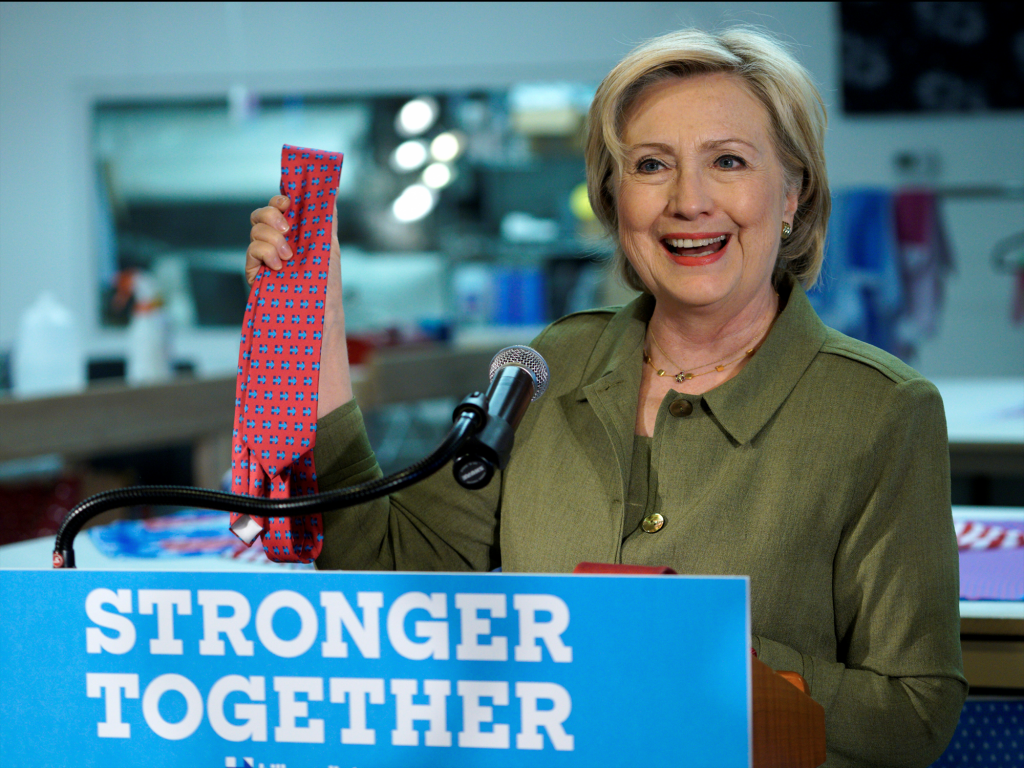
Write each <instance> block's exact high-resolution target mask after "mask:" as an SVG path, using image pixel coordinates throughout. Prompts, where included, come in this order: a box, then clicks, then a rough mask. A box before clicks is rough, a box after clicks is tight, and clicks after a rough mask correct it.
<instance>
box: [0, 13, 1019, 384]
mask: <svg viewBox="0 0 1024 768" xmlns="http://www.w3.org/2000/svg"><path fill="white" fill-rule="evenodd" d="M836 13H837V9H836V6H835V5H834V4H830V3H792V4H790V3H699V4H697V3H694V4H689V3H686V4H682V3H585V4H582V3H564V4H537V5H534V4H501V3H473V4H461V3H457V4H451V5H447V4H442V3H410V4H379V5H378V4H373V3H331V4H320V3H291V4H271V3H178V4H163V3H145V4H144V3H123V4H122V3H101V4H40V3H3V4H0V349H4V348H7V347H9V346H10V344H11V343H12V340H13V337H14V334H15V330H16V326H17V320H18V318H19V317H20V316H21V314H22V312H23V311H24V310H25V308H26V307H27V306H28V304H29V303H30V302H31V301H32V300H33V299H34V298H35V296H37V295H38V294H39V293H40V291H42V290H43V289H44V288H50V289H52V290H54V291H55V292H56V294H57V295H58V297H59V298H60V299H61V301H62V302H63V303H65V304H66V305H68V306H69V307H71V308H72V309H73V311H74V312H75V314H76V315H77V317H79V318H80V319H81V322H82V325H83V328H84V329H85V330H86V334H87V339H88V346H89V350H90V352H93V353H96V352H100V351H109V350H113V349H117V348H119V346H120V345H121V344H122V337H121V336H120V334H117V333H115V332H112V331H105V332H103V331H100V330H99V329H98V327H97V317H98V309H97V306H96V302H97V291H96V286H95V283H96V280H95V265H94V262H93V259H94V255H93V253H92V252H91V245H90V244H91V242H92V239H91V226H92V223H91V219H90V213H89V199H90V198H89V194H90V191H89V184H90V179H91V176H90V168H89V157H90V153H89V148H88V128H89V109H90V104H91V102H92V100H94V99H95V98H97V97H112V96H154V97H165V96H170V95H189V96H194V95H200V94H214V95H222V94H224V93H225V92H226V90H227V88H228V87H229V86H231V85H232V84H236V83H244V84H246V85H248V86H249V87H252V88H254V89H255V90H256V91H258V92H263V93H289V92H292V93H294V92H313V91H333V92H338V91H348V92H368V91H388V90H399V89H401V90H416V89H420V88H422V89H439V88H448V87H469V86H499V85H504V84H507V83H510V82H512V81H514V80H520V79H554V78H565V79H589V80H598V79H600V77H601V76H603V74H604V73H605V72H607V70H608V69H609V68H610V67H611V66H612V65H613V64H614V63H615V61H617V60H618V58H620V57H621V56H622V55H623V54H624V53H625V52H626V51H628V50H629V48H631V47H632V46H633V45H634V44H635V43H637V42H639V41H640V40H642V39H644V38H646V37H650V36H653V35H656V34H659V33H662V32H665V31H668V30H670V29H673V28H678V27H680V26H684V25H687V24H691V23H695V24H699V25H701V26H714V25H718V24H722V23H728V22H729V21H734V20H738V21H744V22H749V23H757V24H763V25H764V26H766V27H767V28H768V29H770V30H773V31H775V32H777V33H780V34H782V35H783V36H784V37H787V38H788V39H790V40H792V41H793V42H795V43H796V44H797V46H798V55H799V56H800V58H801V59H802V61H803V62H804V64H805V65H806V66H808V68H809V69H810V70H811V71H812V72H813V73H814V74H815V76H816V77H817V78H818V81H819V84H820V85H821V87H822V89H823V92H824V94H825V98H826V101H827V102H828V103H829V105H830V107H831V109H832V127H831V132H830V137H829V141H828V159H829V164H830V174H831V179H832V182H833V185H834V186H836V187H840V186H846V185H852V184H862V183H871V184H882V185H892V184H895V182H896V178H895V176H894V173H893V171H892V170H891V156H892V155H893V154H894V153H895V152H896V151H899V150H903V149H920V148H924V149H935V150H937V151H938V152H939V153H940V155H941V157H942V160H943V164H944V168H945V169H946V170H945V175H944V176H943V178H942V179H941V181H942V182H943V183H949V184H953V183H987V182H1000V181H1005V180H1007V179H1016V180H1019V179H1022V178H1024V149H1022V146H1021V141H1020V136H1021V125H1022V121H1021V116H1020V115H1016V116H1013V117H999V118H994V117H950V118H934V117H929V118H913V119H910V118H901V119H892V118H885V119H871V120H866V119H857V120H849V119H843V117H842V115H841V114H840V113H839V110H838V107H839V91H840V88H839V80H838V51H837V48H836V42H837V34H838V26H837V22H836V19H835V14H836ZM273 183H274V182H273V180H272V181H271V182H270V185H271V186H273ZM1022 209H1024V206H1022V204H1020V203H1015V204H1011V205H1006V204H1003V205H1002V206H995V205H990V204H987V203H970V204H964V203H954V204H951V205H950V206H949V211H948V212H949V215H950V224H951V229H952V239H953V241H954V244H955V246H956V256H957V260H958V265H959V272H958V275H957V277H956V278H955V279H954V280H953V282H952V283H951V285H950V289H951V290H950V302H949V305H948V312H947V314H946V316H945V317H944V320H943V328H942V334H941V336H940V338H938V339H936V340H935V341H933V342H931V343H930V344H929V345H928V347H927V348H926V349H925V350H924V354H923V356H922V358H921V360H920V362H919V367H920V368H921V369H922V370H923V371H924V372H925V373H926V374H930V375H956V374H967V373H970V374H975V375H977V374H990V375H994V374H1008V373H1015V374H1018V375H1019V374H1021V373H1022V372H1024V330H1022V329H1021V328H1017V329H1011V328H1010V327H1009V324H1008V321H1007V320H1006V317H1007V316H1008V312H1009V303H1010V295H1011V280H1010V278H1009V277H1007V276H998V275H995V274H994V273H993V272H992V270H991V269H990V268H989V266H988V264H987V256H988V252H987V249H989V248H990V247H991V245H992V244H993V243H994V242H995V241H996V240H997V239H998V237H1000V236H1002V235H1003V234H1009V233H1010V232H1011V231H1012V230H1014V229H1015V228H1017V229H1019V228H1020V227H1021V224H1022V219H1024V215H1022ZM243 246H244V243H241V244H240V253H241V248H242V247H243ZM233 338H234V334H227V335H225V334H223V333H221V334H218V333H213V332H210V333H208V334H205V335H204V334H197V335H196V336H195V337H194V338H192V339H190V340H189V346H190V347H191V348H192V349H201V348H202V347H203V345H204V344H205V345H207V347H209V348H210V349H211V350H216V354H215V357H216V358H217V359H218V360H220V359H221V358H224V359H225V362H224V365H223V369H222V370H225V371H230V370H232V369H233V366H234V358H233V355H232V354H226V355H225V354H223V353H222V350H225V349H227V350H230V348H231V344H233V341H231V343H228V341H229V339H233ZM204 367H208V366H204Z"/></svg>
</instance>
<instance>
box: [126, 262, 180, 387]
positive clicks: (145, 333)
mask: <svg viewBox="0 0 1024 768" xmlns="http://www.w3.org/2000/svg"><path fill="white" fill-rule="evenodd" d="M133 282H134V286H133V287H134V294H135V309H134V311H133V312H132V319H131V322H130V323H129V324H128V370H127V372H126V373H127V379H128V383H129V384H132V385H138V384H155V383H157V382H161V381H167V380H168V379H170V378H171V333H170V330H171V329H170V323H169V322H168V318H167V313H166V312H165V311H164V308H163V302H162V301H161V300H160V296H159V294H158V293H157V290H156V282H155V281H154V280H153V277H152V276H151V275H149V274H148V273H146V272H137V273H136V274H135V277H134V278H133Z"/></svg>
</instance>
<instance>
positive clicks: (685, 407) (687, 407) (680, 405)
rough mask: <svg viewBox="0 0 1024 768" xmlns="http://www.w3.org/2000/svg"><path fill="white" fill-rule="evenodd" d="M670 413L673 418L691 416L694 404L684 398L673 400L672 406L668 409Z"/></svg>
mask: <svg viewBox="0 0 1024 768" xmlns="http://www.w3.org/2000/svg"><path fill="white" fill-rule="evenodd" d="M668 412H669V413H671V414H672V415H673V416H689V415H690V414H691V413H693V403H691V402H690V401H689V400H684V399H682V398H680V399H679V400H673V401H672V404H671V405H670V406H669V407H668Z"/></svg>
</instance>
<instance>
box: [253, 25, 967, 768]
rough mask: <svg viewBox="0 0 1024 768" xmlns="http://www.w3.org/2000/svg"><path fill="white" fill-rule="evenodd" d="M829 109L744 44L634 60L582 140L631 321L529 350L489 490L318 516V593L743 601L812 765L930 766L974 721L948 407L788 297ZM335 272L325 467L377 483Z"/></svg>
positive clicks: (776, 51) (819, 179)
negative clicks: (731, 579) (730, 594)
mask: <svg viewBox="0 0 1024 768" xmlns="http://www.w3.org/2000/svg"><path fill="white" fill-rule="evenodd" d="M824 129H825V114H824V106H823V104H822V102H821V98H820V96H819V95H818V93H817V91H816V90H815V88H814V86H813V84H812V83H811V81H810V78H809V76H808V75H807V73H806V72H805V70H803V68H802V67H801V66H800V65H799V64H798V63H797V62H796V61H795V60H794V59H793V57H792V56H791V55H790V54H789V53H788V52H786V51H785V50H784V49H783V48H782V47H781V46H780V45H779V44H778V43H776V42H774V41H773V40H771V39H769V38H767V37H765V36H764V35H762V34H760V33H755V32H750V31H742V30H733V31H729V32H726V33H724V34H721V35H711V34H707V33H704V32H701V31H697V30H688V31H683V32H679V33H675V34H670V35H666V36H664V37H661V38H658V39H656V40H653V41H651V42H649V43H647V44H645V45H643V46H641V47H640V48H638V49H636V50H635V51H633V52H632V53H630V54H629V55H628V56H627V57H626V58H625V59H624V60H623V61H622V62H621V63H620V64H619V65H618V66H617V67H616V68H615V69H614V70H613V71H612V72H611V73H610V74H609V75H608V77H606V78H605V80H604V82H603V83H602V84H601V86H600V88H599V89H598V92H597V95H596V97H595V99H594V103H593V105H592V107H591V110H590V117H589V138H588V144H587V178H588V184H589V190H590V198H591V202H592V205H593V207H594V210H595V211H596V213H597V215H598V217H599V218H600V220H601V221H602V223H603V224H604V225H605V227H606V228H607V230H608V231H609V233H610V234H611V235H612V236H613V237H614V238H615V239H616V241H617V242H618V244H619V246H620V247H619V250H618V259H619V265H620V268H621V270H622V273H623V275H624V277H625V279H626V281H627V283H629V284H630V285H631V286H632V287H634V288H637V289H638V290H640V291H642V292H643V293H642V295H641V296H640V297H639V298H638V299H637V300H635V301H634V302H632V303H631V304H629V305H627V306H625V307H623V308H621V309H618V310H617V311H616V310H614V309H603V310H594V311H591V312H584V313H579V314H576V315H571V316H569V317H567V318H563V319H562V320H559V321H558V322H556V323H554V324H553V325H551V326H550V327H549V328H548V329H546V330H545V331H544V333H542V334H541V336H540V337H538V338H537V339H536V341H535V342H534V346H535V347H536V348H537V349H538V351H540V352H541V354H543V355H544V357H545V358H546V360H547V361H548V363H549V365H550V367H551V384H550V387H549V389H548V392H547V394H546V395H545V396H544V397H543V398H542V399H541V400H539V401H538V402H537V403H535V404H534V405H533V406H531V408H530V409H529V411H528V412H527V415H526V417H525V419H524V421H523V423H522V425H521V426H520V427H519V430H518V431H517V434H516V447H515V451H514V452H513V457H512V461H511V463H510V465H509V467H508V469H507V470H506V471H505V472H504V473H502V475H501V477H500V481H498V482H493V483H492V484H491V486H490V487H489V488H487V489H485V490H483V491H479V492H469V491H465V490H463V489H461V488H459V487H458V486H457V485H456V484H455V482H454V481H453V480H452V478H451V476H450V474H449V473H446V472H441V473H438V474H437V475H435V476H434V477H433V478H431V479H430V480H428V481H426V482H424V483H422V484H420V485H418V486H415V487H413V488H411V489H409V490H406V491H403V492H401V493H398V494H395V495H393V496H392V497H391V498H390V499H382V500H380V501H378V502H374V503H371V504H367V505H366V506H365V507H360V508H358V509H353V510H343V511H340V512H338V513H336V514H334V515H329V516H326V520H325V524H326V526H327V529H326V532H325V547H324V551H323V554H322V555H321V556H320V558H319V559H318V561H317V565H318V566H319V567H321V568H362V569H366V568H379V569H401V570H404V569H439V570H441V569H447V570H454V569H472V570H487V569H490V568H493V567H495V566H496V565H498V564H500V565H501V566H502V567H503V569H504V570H506V571H547V572H557V571H569V570H571V569H572V568H573V567H574V566H575V565H576V564H577V563H578V562H580V561H584V560H586V561H598V562H626V563H638V564H650V565H669V566H672V567H673V568H675V569H676V570H677V571H678V572H680V573H699V574H746V575H748V576H749V577H750V584H751V610H752V626H753V631H754V638H753V645H754V648H755V650H756V651H757V653H758V655H759V657H760V658H761V659H762V660H763V661H764V662H766V663H767V664H769V665H770V666H772V667H773V668H775V669H780V670H781V669H786V670H795V671H797V672H799V673H800V674H802V675H803V676H804V677H805V678H806V679H807V681H808V683H809V685H810V692H811V695H812V696H813V697H814V698H815V699H816V700H817V701H819V702H820V703H821V704H822V705H823V706H824V708H825V712H826V729H827V738H828V762H827V765H829V766H854V765H856V766H865V765H887V766H892V765H908V766H910V765H920V766H923V765H928V764H929V763H930V762H932V761H933V760H934V759H935V758H937V757H938V756H939V755H940V754H941V752H942V750H943V749H944V747H945V745H946V743H947V742H948V740H949V738H950V736H951V734H952V731H953V728H954V727H955V725H956V722H957V716H958V714H959V711H960V707H961V706H962V703H963V699H964V696H965V695H966V682H965V681H964V678H963V676H962V673H961V659H960V645H959V617H958V573H957V567H958V562H957V553H956V544H955V539H954V535H953V528H952V520H951V516H950V508H949V468H948V449H947V442H946V434H945V421H944V417H943V411H942V403H941V401H940V399H939V396H938V393H937V391H936V390H935V388H934V387H933V386H932V385H931V384H930V383H928V382H927V381H925V380H924V379H923V378H921V376H920V375H919V374H917V373H916V372H915V371H913V370H912V369H911V368H909V367H908V366H906V365H905V364H903V363H902V362H900V361H899V360H897V359H895V358H893V357H891V356H890V355H887V354H885V353H884V352H882V351H880V350H877V349H875V348H873V347H870V346H868V345H866V344H863V343H860V342H857V341H855V340H853V339H849V338H846V337H844V336H842V335H841V334H839V333H837V332H835V331H833V330H830V329H828V328H826V327H825V326H823V325H822V324H821V322H820V320H818V318H817V317H816V315H815V314H814V311H813V310H812V308H811V306H810V304H809V303H808V300H807V297H806V296H805V294H804V289H805V288H806V287H809V286H810V285H811V284H813V283H814V281H815V279H816V278H817V275H818V272H819V270H820V267H821V260H822V248H823V242H824V237H825V228H826V223H827V219H828V212H829V193H828V188H827V181H826V176H825V167H824V160H823V140H824ZM287 204H288V201H287V200H286V199H285V198H275V199H274V200H273V201H272V205H271V206H268V207H267V208H262V209H259V210H258V211H256V212H254V214H253V224H254V227H253V231H252V238H253V243H252V244H251V245H250V247H249V252H248V259H247V273H248V275H249V278H250V281H251V280H252V278H253V277H254V275H255V273H256V271H257V270H258V269H259V267H260V266H261V265H262V264H266V265H268V266H269V267H270V268H271V269H280V267H281V265H282V260H283V259H286V258H288V257H289V254H288V253H287V246H284V245H283V242H284V241H283V236H282V234H281V231H280V230H281V227H284V226H286V225H284V217H283V216H282V215H281V211H282V210H286V209H287ZM339 270H340V266H339V263H338V261H337V253H335V254H334V255H333V256H332V269H331V272H330V280H331V283H330V285H329V289H328V290H329V301H328V311H327V317H326V319H325V325H326V330H325V335H324V351H323V362H322V370H323V371H325V372H326V371H330V372H331V374H332V375H331V376H327V375H326V374H322V375H321V390H320V413H319V416H320V420H319V422H318V432H317V435H318V437H317V440H318V442H317V446H316V449H315V462H316V466H317V467H318V471H319V479H320V486H321V488H322V489H327V488H333V487H339V486H344V485H351V484H354V483H358V482H362V481H365V480H367V479H371V478H373V477H376V476H379V474H380V470H379V468H378V467H377V465H376V462H375V460H374V458H373V452H372V450H371V448H370V446H369V444H368V442H367V439H366V434H365V430H364V429H363V425H362V420H361V416H360V414H359V411H358V408H357V406H356V405H355V403H354V402H353V401H352V390H351V385H350V383H349V378H348V362H347V358H346V354H345V344H344V313H343V308H342V306H341V301H340V294H341V291H340V278H339Z"/></svg>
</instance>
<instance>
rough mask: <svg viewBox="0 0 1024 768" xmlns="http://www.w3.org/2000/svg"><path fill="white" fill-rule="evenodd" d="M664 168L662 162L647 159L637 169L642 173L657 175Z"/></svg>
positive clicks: (638, 164)
mask: <svg viewBox="0 0 1024 768" xmlns="http://www.w3.org/2000/svg"><path fill="white" fill-rule="evenodd" d="M661 168H662V164H661V161H660V160H656V159H654V158H653V157H645V158H644V159H643V160H641V161H640V162H639V163H637V165H636V169H637V170H638V171H640V173H657V172H658V171H660V170H661Z"/></svg>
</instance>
